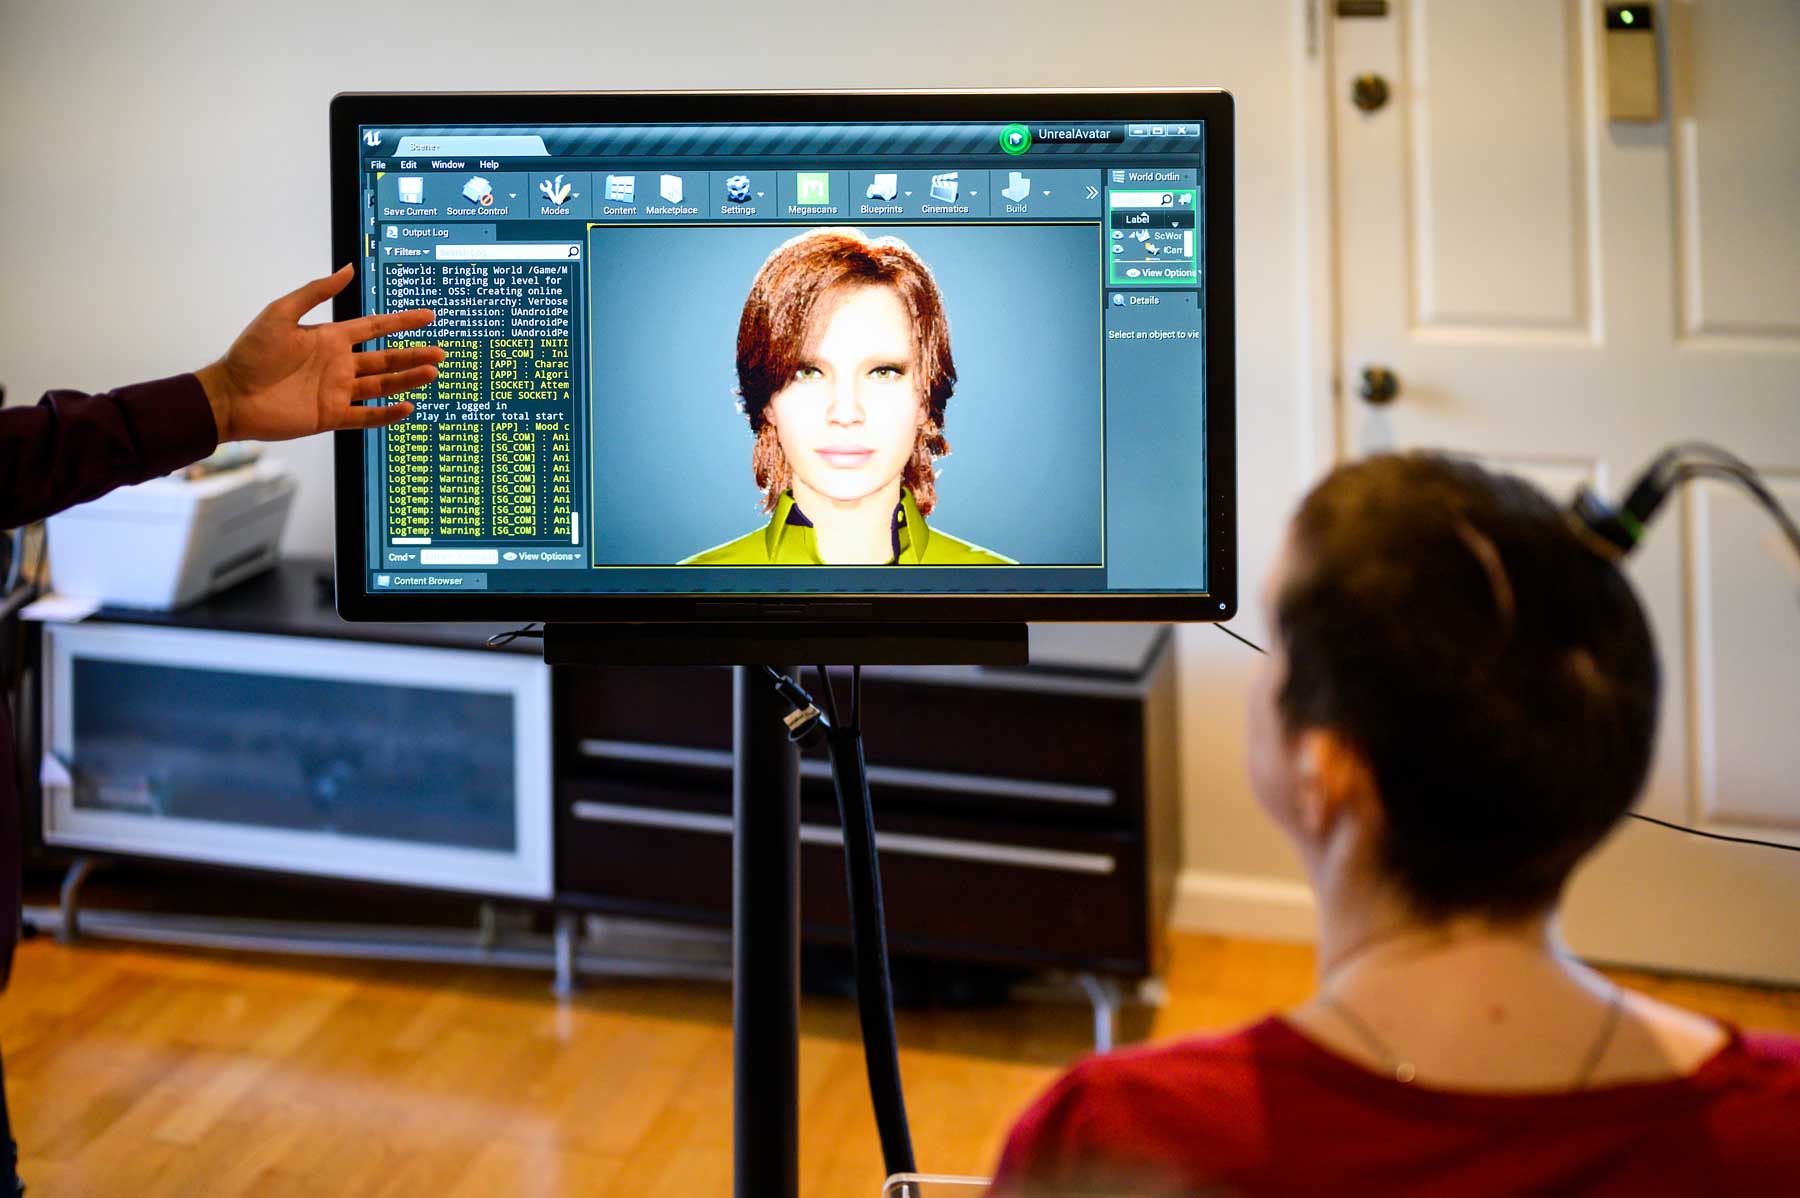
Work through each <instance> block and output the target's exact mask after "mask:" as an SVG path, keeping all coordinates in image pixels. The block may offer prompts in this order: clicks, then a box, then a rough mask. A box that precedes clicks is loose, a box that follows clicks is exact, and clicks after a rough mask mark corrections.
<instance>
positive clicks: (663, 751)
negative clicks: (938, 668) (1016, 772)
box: [581, 739, 1117, 807]
mask: <svg viewBox="0 0 1800 1198" xmlns="http://www.w3.org/2000/svg"><path fill="white" fill-rule="evenodd" d="M581 753H582V756H584V757H592V758H595V759H596V760H600V761H629V762H634V763H637V764H650V765H679V766H687V767H689V768H692V769H706V770H718V771H721V772H724V773H730V772H731V752H730V750H728V749H693V748H687V747H685V746H682V745H650V744H644V743H642V742H640V741H631V740H599V739H588V740H583V741H582V742H581ZM868 775H869V785H871V786H903V787H906V788H908V789H913V790H960V791H963V792H964V793H967V794H980V795H989V796H992V797H995V798H1006V799H1026V800H1030V801H1035V802H1042V803H1074V804H1077V805H1080V806H1083V807H1111V806H1112V805H1113V801H1114V800H1115V799H1116V798H1117V794H1116V792H1115V791H1114V790H1113V788H1112V787H1110V786H1079V785H1075V784H1072V783H1067V782H1034V781H1028V780H1026V779H1022V778H995V777H990V776H988V775H986V774H963V773H954V772H952V771H949V770H921V769H912V768H910V767H907V766H898V765H871V766H869V767H868ZM800 776H801V777H802V778H819V779H829V778H830V777H831V765H830V763H829V762H824V761H818V760H816V759H807V760H802V761H801V762H800Z"/></svg>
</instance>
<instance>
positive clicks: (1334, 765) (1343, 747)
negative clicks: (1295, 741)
mask: <svg viewBox="0 0 1800 1198" xmlns="http://www.w3.org/2000/svg"><path fill="white" fill-rule="evenodd" d="M1298 756H1299V777H1298V786H1297V788H1296V789H1297V791H1298V794H1297V796H1296V797H1297V800H1298V808H1299V817H1300V826H1301V827H1302V828H1304V829H1305V830H1306V834H1307V835H1308V836H1315V837H1316V836H1323V835H1324V834H1325V832H1326V831H1327V830H1329V829H1330V827H1331V825H1332V824H1333V823H1335V822H1336V821H1337V819H1338V818H1339V817H1340V816H1343V815H1345V814H1349V813H1354V814H1355V815H1356V816H1358V817H1359V818H1361V819H1363V820H1365V821H1367V820H1372V819H1379V817H1380V812H1381V803H1380V799H1379V797H1378V796H1377V795H1376V793H1375V776H1374V774H1373V773H1372V772H1371V771H1370V769H1369V762H1368V759H1367V758H1366V757H1364V756H1363V753H1362V750H1361V749H1359V748H1357V747H1356V746H1355V745H1354V744H1352V743H1351V742H1349V741H1347V740H1345V739H1344V738H1343V737H1342V736H1341V735H1339V734H1338V733H1336V732H1333V731H1331V730H1330V729H1326V728H1311V729H1308V730H1307V731H1305V732H1302V733H1301V734H1300V744H1299V754H1298Z"/></svg>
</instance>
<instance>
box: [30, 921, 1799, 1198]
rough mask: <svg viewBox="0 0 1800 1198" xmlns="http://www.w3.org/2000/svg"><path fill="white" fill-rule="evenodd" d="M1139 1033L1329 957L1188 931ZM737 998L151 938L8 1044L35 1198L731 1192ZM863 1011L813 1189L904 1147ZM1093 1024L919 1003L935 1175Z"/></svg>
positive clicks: (861, 1182)
mask: <svg viewBox="0 0 1800 1198" xmlns="http://www.w3.org/2000/svg"><path fill="white" fill-rule="evenodd" d="M1173 950H1174V951H1173V965H1172V968H1171V972H1170V976H1169V978H1168V982H1169V991H1170V994H1169V1001H1168V1002H1167V1003H1166V1005H1164V1006H1163V1007H1161V1008H1160V1009H1158V1010H1156V1011H1154V1012H1150V1011H1139V1012H1137V1013H1135V1014H1133V1015H1131V1016H1130V1017H1129V1018H1128V1019H1127V1021H1126V1022H1127V1025H1128V1026H1127V1028H1126V1031H1127V1033H1128V1034H1130V1035H1133V1036H1135V1037H1138V1038H1142V1037H1144V1036H1148V1035H1155V1036H1168V1035H1174V1034H1178V1033H1182V1032H1189V1031H1196V1030H1202V1029H1214V1028H1223V1027H1228V1026H1230V1025H1232V1024H1235V1023H1239V1022H1242V1021H1244V1020H1248V1019H1251V1018H1254V1017H1256V1016H1258V1015H1260V1014H1262V1013H1264V1012H1266V1011H1267V1010H1268V1009H1269V1008H1271V1007H1274V1006H1280V1005H1283V1004H1287V1003H1292V1002H1295V1001H1298V1000H1299V999H1301V998H1303V997H1304V996H1305V995H1306V993H1307V991H1308V988H1309V983H1310V979H1311V973H1310V971H1311V966H1312V957H1311V953H1310V951H1309V950H1307V949H1305V948H1299V947H1294V946H1287V945H1272V944H1260V943H1252V942H1248V941H1239V940H1227V939H1221V938H1217V937H1207V936H1197V935H1183V936H1178V937H1177V938H1176V940H1175V943H1174V946H1173ZM1616 976H1619V977H1620V978H1621V979H1623V980H1625V981H1627V982H1628V983H1629V984H1632V985H1635V986H1638V987H1640V988H1643V989H1646V990H1649V991H1651V992H1653V993H1656V994H1658V995H1660V996H1662V997H1665V998H1669V999H1670V1000H1672V1001H1675V1002H1679V1003H1683V1004H1684V1005H1687V1006H1690V1007H1694V1008H1697V1009H1699V1010H1703V1011H1707V1012H1710V1013H1712V1014H1715V1015H1718V1016H1721V1017H1724V1018H1727V1019H1731V1020H1733V1021H1735V1022H1738V1023H1740V1024H1742V1025H1745V1026H1749V1027H1765V1028H1774V1029H1780V1030H1785V1031H1789V1032H1800V992H1795V991H1780V990H1760V989H1754V988H1749V987H1739V986H1729V985H1722V984H1710V983H1700V982H1688V981H1667V980H1658V979H1653V978H1645V977H1642V976H1639V975H1629V974H1618V975H1616ZM730 1019H731V1008H730V995H729V992H728V990H727V988H726V987H724V986H721V985H717V984H706V983H641V982H633V983H628V984H620V983H594V984H591V985H590V986H589V987H588V988H587V989H586V990H585V991H584V992H583V993H582V994H581V995H580V996H578V997H576V998H575V999H573V1000H571V1001H568V1002H562V1003H559V1002H557V1001H556V1000H555V999H553V998H552V997H551V996H550V993H549V989H548V984H547V979H546V977H545V976H544V975H542V974H535V973H519V972H512V971H503V970H497V969H495V970H490V969H454V968H445V967H430V966H418V965H388V964H357V963H346V962H340V961H315V960H301V961H295V960H290V959H283V958H273V957H256V956H226V955H210V954H204V953H197V952H188V951H177V950H161V949H147V948H136V947H126V946H121V945H116V944H106V943H101V942H90V943H84V944H82V945H79V946H77V947H73V948H65V947H60V946H58V945H56V944H54V943H50V942H46V941H42V940H39V941H34V942H31V943H28V944H26V945H25V946H24V947H22V948H21V949H20V951H19V957H18V962H17V966H16V969H15V971H14V975H13V981H12V986H11V988H10V989H9V990H8V991H7V992H6V994H5V996H4V998H3V999H0V1044H3V1045H4V1047H5V1064H6V1082H7V1087H8V1089H9V1091H10V1094H11V1097H12V1109H13V1113H14V1120H15V1132H16V1135H17V1137H18V1139H19V1141H20V1144H21V1149H22V1153H23V1159H24V1165H23V1175H24V1177H25V1179H26V1181H27V1183H28V1184H29V1185H30V1187H31V1195H32V1198H59V1196H63V1195H81V1196H84V1198H86V1196H91V1195H115V1194H117V1195H124V1194H130V1195H134V1196H141V1198H153V1196H156V1195H181V1196H183V1198H190V1196H205V1198H232V1196H234V1195H257V1196H258V1198H282V1196H284V1195H301V1194H304V1195H343V1196H346V1198H353V1196H362V1195H368V1196H374V1195H383V1196H391V1198H398V1196H401V1195H418V1196H420V1198H489V1196H503V1198H511V1196H514V1195H518V1196H522V1198H524V1196H536V1195H562V1194H569V1195H574V1194H580V1195H595V1196H618V1198H624V1196H627V1195H629V1196H630V1198H675V1196H680V1198H707V1196H711V1195H719V1196H724V1195H729V1194H730V1191H731V1159H730V1152H731V1130H730V1129H731V1120H730V1102H731V1096H730V1090H731V1027H730ZM855 1032H856V1027H855V1011H854V1008H853V1007H852V1006H851V1005H850V1004H849V1003H847V1002H842V1001H835V1000H823V999H819V1000H813V999H809V1000H808V1002H807V1004H806V1006H805V1009H804V1018H803V1033H804V1040H803V1044H802V1048H801V1062H800V1074H801V1077H800V1085H801V1115H802V1133H801V1135H802V1140H801V1185H802V1193H803V1194H805V1195H807V1196H808V1198H818V1196H827V1195H828V1196H830V1198H857V1196H861V1195H868V1196H870V1198H873V1196H874V1195H876V1194H877V1193H878V1191H879V1183H880V1174H881V1170H880V1167H879V1160H880V1156H879V1151H878V1147H877V1143H876V1139H875V1130H874V1122H873V1119H872V1117H871V1116H870V1114H869V1105H868V1098H867V1094H866V1091H865V1089H864V1079H863V1066H862V1058H861V1052H860V1048H859V1047H858V1043H857V1040H856V1036H855ZM1089 1034H1090V1024H1089V1020H1088V1015H1087V1011H1086V1008H1085V1007H1082V1006H1078V1005H1072V1004H1059V1003H1055V1002H1031V1003H1023V1004H1017V1003H1015V1004H1013V1005H1010V1006H1007V1007H1004V1008H999V1009H990V1010H978V1011H960V1012H934V1013H926V1014H911V1013H905V1012H903V1013H902V1015H901V1019H900V1037H901V1044H902V1045H903V1049H904V1050H903V1052H902V1054H901V1057H902V1069H903V1072H904V1074H905V1078H906V1085H907V1100H908V1105H909V1107H910V1109H911V1114H912V1121H913V1132H914V1142H915V1144H916V1146H917V1150H918V1158H919V1163H920V1167H921V1168H925V1169H928V1170H932V1171H937V1172H952V1173H986V1172H988V1171H989V1170H990V1168H991V1166H992V1164H993V1160H994V1157H995V1154H996V1153H997V1151H998V1149H999V1146H1000V1142H1001V1137H1002V1136H1003V1134H1004V1132H1005V1129H1006V1127H1007V1125H1008V1122H1009V1121H1010V1119H1011V1118H1012V1116H1013V1115H1014V1114H1015V1113H1016V1112H1017V1111H1018V1110H1019V1108H1020V1107H1021V1106H1022V1105H1024V1104H1025V1103H1026V1102H1027V1101H1029V1100H1030V1098H1031V1097H1032V1096H1033V1095H1034V1094H1036V1093H1037V1092H1038V1091H1039V1090H1040V1089H1041V1088H1042V1087H1043V1086H1044V1085H1045V1084H1046V1083H1047V1082H1048V1081H1049V1080H1050V1079H1051V1078H1052V1077H1054V1076H1055V1075H1056V1073H1057V1071H1058V1070H1059V1069H1060V1068H1061V1067H1062V1066H1063V1065H1064V1064H1066V1063H1067V1062H1069V1061H1070V1060H1072V1059H1074V1058H1075V1057H1077V1056H1078V1055H1079V1054H1081V1053H1082V1052H1083V1051H1085V1049H1086V1047H1087V1045H1088V1042H1089V1041H1088V1037H1089Z"/></svg>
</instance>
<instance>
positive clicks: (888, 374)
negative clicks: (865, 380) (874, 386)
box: [869, 365, 906, 379]
mask: <svg viewBox="0 0 1800 1198" xmlns="http://www.w3.org/2000/svg"><path fill="white" fill-rule="evenodd" d="M869 374H870V375H871V376H872V377H874V378H878V379H897V378H904V377H905V376H906V367H904V366H892V365H889V366H877V367H876V368H875V369H873V370H871V371H869Z"/></svg>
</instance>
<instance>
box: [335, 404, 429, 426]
mask: <svg viewBox="0 0 1800 1198" xmlns="http://www.w3.org/2000/svg"><path fill="white" fill-rule="evenodd" d="M412 413H413V406H412V404H411V403H410V402H409V401H407V400H404V399H403V400H401V401H400V402H399V403H391V404H383V405H381V406H380V407H378V408H350V409H348V410H346V411H345V412H344V414H343V417H344V418H343V420H342V421H341V422H340V423H339V424H338V427H339V428H348V429H368V428H386V427H387V426H388V425H390V424H398V423H399V422H400V421H402V420H405V419H406V418H407V417H408V416H411V415H412Z"/></svg>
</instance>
